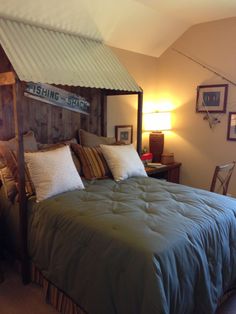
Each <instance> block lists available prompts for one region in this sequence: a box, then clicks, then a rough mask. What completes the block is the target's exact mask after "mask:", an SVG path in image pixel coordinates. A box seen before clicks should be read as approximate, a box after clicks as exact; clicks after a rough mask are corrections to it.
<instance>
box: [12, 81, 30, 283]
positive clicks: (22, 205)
mask: <svg viewBox="0 0 236 314" xmlns="http://www.w3.org/2000/svg"><path fill="white" fill-rule="evenodd" d="M12 88H13V107H14V122H15V136H16V140H17V165H18V167H17V171H18V172H17V177H18V192H19V221H20V226H19V227H20V246H21V252H20V254H21V276H22V281H23V283H24V284H27V283H29V281H30V276H29V260H28V249H27V247H28V245H27V242H28V241H27V239H28V238H27V233H28V232H27V231H28V221H27V220H28V215H27V198H26V193H25V162H24V143H23V114H22V110H21V106H22V104H21V103H20V100H22V99H23V95H21V94H22V90H21V88H20V84H19V81H18V79H17V78H16V82H15V84H14V85H13V86H12Z"/></svg>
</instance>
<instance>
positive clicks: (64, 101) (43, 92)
mask: <svg viewBox="0 0 236 314" xmlns="http://www.w3.org/2000/svg"><path fill="white" fill-rule="evenodd" d="M24 95H25V96H26V97H29V98H33V99H37V100H39V101H42V102H46V103H48V104H51V105H54V106H58V107H62V108H65V109H69V110H72V111H76V112H80V113H84V114H89V108H90V104H89V102H87V100H86V99H84V98H82V97H80V96H77V95H75V94H73V93H70V92H67V91H65V90H63V89H60V88H58V87H55V86H51V85H48V84H42V83H28V84H27V87H26V90H25V92H24Z"/></svg>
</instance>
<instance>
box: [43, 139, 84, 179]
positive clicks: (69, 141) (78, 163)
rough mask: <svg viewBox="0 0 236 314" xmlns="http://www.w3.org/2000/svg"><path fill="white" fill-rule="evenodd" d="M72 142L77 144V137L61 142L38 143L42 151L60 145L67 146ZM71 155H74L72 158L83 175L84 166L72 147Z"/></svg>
mask: <svg viewBox="0 0 236 314" xmlns="http://www.w3.org/2000/svg"><path fill="white" fill-rule="evenodd" d="M71 144H74V145H76V144H77V141H76V139H71V140H66V141H64V142H60V143H56V144H41V143H38V148H39V149H40V151H49V150H54V149H57V148H59V147H63V146H66V145H71ZM77 145H78V144H77ZM71 156H72V159H73V161H74V164H75V167H76V169H77V171H78V173H79V175H82V167H81V164H80V161H79V159H78V157H77V156H76V155H75V153H74V151H73V150H72V149H71Z"/></svg>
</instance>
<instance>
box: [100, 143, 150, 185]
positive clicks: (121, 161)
mask: <svg viewBox="0 0 236 314" xmlns="http://www.w3.org/2000/svg"><path fill="white" fill-rule="evenodd" d="M100 147H101V148H102V153H103V155H104V157H105V159H106V161H107V164H108V166H109V168H110V170H111V173H112V175H113V177H114V179H115V180H116V181H120V180H124V179H127V178H129V177H133V176H143V177H146V176H147V173H146V171H145V169H144V165H143V163H142V161H141V159H140V158H139V155H138V153H137V152H136V150H135V148H134V146H133V145H132V144H131V145H116V146H111V145H100Z"/></svg>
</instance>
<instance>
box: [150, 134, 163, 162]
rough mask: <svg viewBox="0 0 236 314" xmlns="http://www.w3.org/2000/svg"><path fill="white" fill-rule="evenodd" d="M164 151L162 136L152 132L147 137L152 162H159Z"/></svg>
mask: <svg viewBox="0 0 236 314" xmlns="http://www.w3.org/2000/svg"><path fill="white" fill-rule="evenodd" d="M163 149H164V134H163V133H162V132H152V133H150V135H149V150H150V153H152V154H153V162H160V161H161V155H162V153H163Z"/></svg>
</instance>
